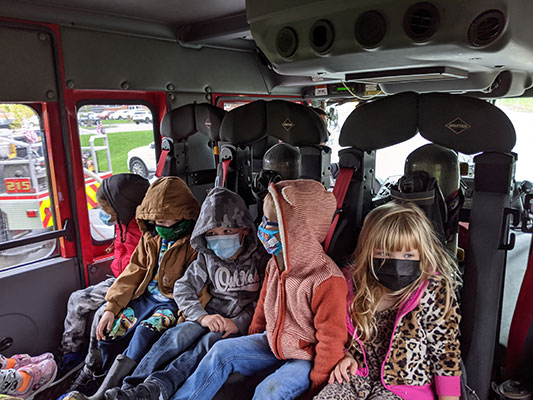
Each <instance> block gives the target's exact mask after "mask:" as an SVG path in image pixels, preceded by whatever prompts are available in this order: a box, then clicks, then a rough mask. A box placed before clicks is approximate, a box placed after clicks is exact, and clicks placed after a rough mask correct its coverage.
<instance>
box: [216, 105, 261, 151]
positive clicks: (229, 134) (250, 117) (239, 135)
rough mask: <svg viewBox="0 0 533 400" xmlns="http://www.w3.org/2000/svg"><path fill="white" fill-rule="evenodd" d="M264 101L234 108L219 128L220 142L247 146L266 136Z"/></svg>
mask: <svg viewBox="0 0 533 400" xmlns="http://www.w3.org/2000/svg"><path fill="white" fill-rule="evenodd" d="M265 109H266V101H264V100H257V101H253V102H251V103H248V104H245V105H243V106H240V107H237V108H234V109H233V110H231V111H230V112H228V113H227V114H226V116H225V117H224V119H223V120H222V125H221V126H220V140H221V141H223V142H229V143H231V144H234V145H247V144H250V143H254V142H256V141H258V140H259V139H261V138H263V137H265V136H266V134H267V133H266V113H265Z"/></svg>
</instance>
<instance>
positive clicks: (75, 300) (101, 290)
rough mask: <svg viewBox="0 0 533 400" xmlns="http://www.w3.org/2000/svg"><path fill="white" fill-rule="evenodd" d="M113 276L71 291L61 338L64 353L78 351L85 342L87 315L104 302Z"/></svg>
mask: <svg viewBox="0 0 533 400" xmlns="http://www.w3.org/2000/svg"><path fill="white" fill-rule="evenodd" d="M114 281H115V278H109V279H106V280H105V281H102V282H100V283H98V284H96V285H93V286H89V287H88V288H85V289H81V290H77V291H75V292H73V293H72V294H71V295H70V297H69V299H68V304H67V316H66V317H65V322H64V326H65V330H64V332H63V337H62V340H61V347H62V349H63V352H64V353H73V352H76V351H79V350H80V349H81V348H82V347H83V345H84V344H85V343H84V342H85V338H84V336H85V327H86V325H87V316H88V315H89V313H90V312H91V311H94V310H96V309H98V307H100V306H101V305H102V304H104V303H105V295H106V293H107V290H108V289H109V287H110V286H111V285H112V284H113V282H114Z"/></svg>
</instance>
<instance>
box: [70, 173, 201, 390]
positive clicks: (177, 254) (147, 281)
mask: <svg viewBox="0 0 533 400" xmlns="http://www.w3.org/2000/svg"><path fill="white" fill-rule="evenodd" d="M199 210H200V206H199V204H198V202H197V201H196V199H195V198H194V196H193V194H192V192H191V191H190V189H189V188H188V187H187V185H186V184H185V182H183V181H182V180H181V179H180V178H177V177H164V178H161V179H159V180H157V181H156V182H154V183H153V184H152V185H151V186H150V187H149V188H148V190H147V192H146V196H145V197H144V200H143V201H142V203H141V205H140V206H139V207H137V213H136V218H137V223H138V224H139V227H140V229H141V231H142V232H143V236H142V238H141V240H140V242H139V244H138V245H137V247H136V249H135V251H134V252H133V255H132V256H131V260H130V263H129V265H128V266H127V267H126V269H125V270H124V272H122V274H121V275H120V276H119V277H118V278H117V279H116V280H115V282H114V283H113V285H112V286H111V287H110V288H109V290H108V292H107V294H106V300H107V305H106V307H105V311H104V313H103V314H102V317H101V318H100V321H99V323H98V328H97V332H96V337H97V339H98V340H99V343H98V346H99V348H100V351H101V352H102V360H103V368H104V369H109V371H108V373H107V375H106V377H105V379H104V382H103V383H102V385H101V386H100V388H99V390H98V392H97V393H96V394H95V395H93V396H91V399H92V400H101V399H103V397H104V392H105V390H107V389H109V388H111V387H114V386H116V385H117V384H118V383H119V382H120V381H121V380H122V379H123V378H124V377H125V376H126V375H128V374H129V373H130V372H131V371H132V370H133V369H134V367H135V366H136V364H137V363H138V362H139V361H140V360H141V358H142V357H143V356H144V355H145V354H146V352H147V351H148V350H149V349H150V347H151V346H152V344H153V343H155V341H156V340H157V339H158V338H159V337H160V336H161V334H162V333H163V332H164V331H166V330H167V329H168V328H170V327H172V326H173V325H174V324H175V323H176V321H177V320H178V317H179V315H178V307H177V305H176V302H175V301H174V299H173V298H172V291H173V288H174V282H175V281H176V280H178V279H179V278H181V277H182V276H183V274H184V273H185V270H186V268H187V267H188V266H189V264H190V263H191V262H192V261H194V260H195V259H196V255H197V253H196V251H195V250H194V249H192V248H191V246H190V243H189V240H190V237H191V232H192V230H193V228H194V223H195V221H196V218H198V213H199ZM206 300H207V297H206V296H205V295H203V296H202V301H203V302H204V304H205V301H206ZM122 352H124V354H120V353H122ZM117 355H118V356H117ZM115 357H116V359H115ZM113 360H114V362H113ZM111 363H113V365H111V367H110V364H111ZM89 373H94V371H89ZM66 398H69V399H84V398H86V396H84V395H82V394H81V393H79V392H73V393H70V394H69V395H67V397H66Z"/></svg>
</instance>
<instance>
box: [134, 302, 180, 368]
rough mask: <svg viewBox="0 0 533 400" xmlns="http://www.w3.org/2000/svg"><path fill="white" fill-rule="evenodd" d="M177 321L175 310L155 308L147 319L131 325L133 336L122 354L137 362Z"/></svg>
mask: <svg viewBox="0 0 533 400" xmlns="http://www.w3.org/2000/svg"><path fill="white" fill-rule="evenodd" d="M176 321H177V318H176V310H175V309H171V308H160V309H157V310H156V311H155V312H154V313H153V314H152V316H150V317H149V318H148V319H146V320H143V321H141V322H140V323H139V324H138V325H137V326H136V327H133V328H132V330H133V336H132V337H131V340H130V342H129V344H128V347H127V349H126V350H125V351H124V355H125V356H127V357H128V358H130V359H132V360H135V361H137V362H139V361H141V359H142V358H143V357H144V356H145V355H146V353H147V352H148V351H149V350H150V348H151V347H152V345H153V344H154V343H155V342H156V341H157V340H158V339H159V338H160V337H161V335H162V334H163V333H164V332H165V331H166V330H167V329H169V328H171V327H172V326H173V325H174V324H175V323H176Z"/></svg>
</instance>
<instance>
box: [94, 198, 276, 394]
mask: <svg viewBox="0 0 533 400" xmlns="http://www.w3.org/2000/svg"><path fill="white" fill-rule="evenodd" d="M191 246H192V247H193V248H194V249H196V250H197V251H198V258H197V259H196V261H195V262H193V263H192V264H191V266H190V267H189V268H188V269H187V271H186V272H185V275H184V276H183V278H181V279H179V280H177V281H176V283H175V285H174V299H175V300H176V302H177V304H178V307H179V308H180V309H181V310H182V311H183V312H184V313H185V314H186V315H187V319H188V321H187V322H184V323H181V324H179V325H178V326H176V327H175V328H172V329H169V330H168V331H166V332H165V333H164V334H163V336H162V337H161V339H159V340H158V341H157V342H156V343H155V344H154V345H153V346H152V349H151V350H150V351H149V352H148V354H147V355H146V356H145V357H144V358H143V359H142V361H141V362H140V363H139V365H138V366H137V368H136V369H135V371H134V372H133V374H132V376H130V377H128V378H126V379H125V381H124V382H125V383H124V385H123V389H122V390H121V389H119V388H117V389H112V390H108V391H107V392H106V394H105V396H106V399H107V400H111V399H121V400H126V399H131V400H135V399H138V398H143V399H153V400H158V399H161V400H163V399H169V398H170V396H172V394H173V393H174V392H175V391H176V389H177V388H178V387H179V386H181V384H182V383H183V382H184V381H185V379H187V377H188V376H189V374H190V373H191V372H192V371H194V369H195V368H196V366H197V365H198V363H199V362H200V360H201V359H202V357H203V356H204V355H205V353H207V351H208V350H209V348H210V347H211V346H212V345H213V344H214V343H215V342H217V341H218V340H220V339H224V338H226V337H228V336H230V335H233V336H235V335H242V334H246V333H247V332H248V326H249V324H250V321H251V319H252V315H253V310H254V304H253V302H254V301H256V300H257V297H258V294H259V288H260V286H261V278H262V277H263V275H264V271H265V266H266V263H267V255H266V253H265V251H264V249H263V246H261V244H260V243H259V241H258V239H257V232H256V228H255V225H254V221H253V218H252V216H251V215H250V212H249V211H248V207H247V206H246V204H245V203H244V201H243V200H242V198H241V197H239V195H237V194H236V193H233V192H231V191H230V190H228V189H224V188H215V189H213V190H212V191H211V193H209V195H208V196H207V197H206V199H205V201H204V202H203V204H202V208H201V210H200V216H199V217H198V221H197V222H196V226H195V228H194V231H193V233H192V236H191ZM205 285H207V286H208V289H209V292H210V294H211V296H212V297H211V300H210V301H209V303H208V304H207V306H206V307H205V308H204V307H202V306H201V304H200V302H199V301H198V299H197V297H196V293H197V292H198V291H200V289H201V288H202V287H203V286H205ZM136 385H138V386H136Z"/></svg>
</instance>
